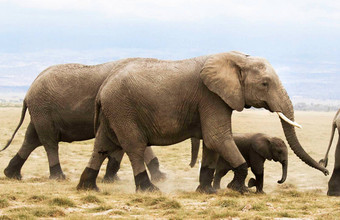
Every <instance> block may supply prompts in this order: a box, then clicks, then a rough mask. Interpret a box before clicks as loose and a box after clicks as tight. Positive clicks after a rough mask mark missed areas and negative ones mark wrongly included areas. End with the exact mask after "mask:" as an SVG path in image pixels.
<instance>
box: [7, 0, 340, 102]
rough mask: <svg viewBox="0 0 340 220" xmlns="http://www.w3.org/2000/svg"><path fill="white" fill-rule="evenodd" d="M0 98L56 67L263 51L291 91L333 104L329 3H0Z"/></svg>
mask: <svg viewBox="0 0 340 220" xmlns="http://www.w3.org/2000/svg"><path fill="white" fill-rule="evenodd" d="M0 6H1V7H0V12H1V13H0V18H1V19H0V96H3V95H6V94H7V95H8V93H9V90H10V89H9V88H13V90H15V89H14V88H19V90H20V92H22V89H23V88H26V87H28V86H29V85H30V84H31V83H32V81H33V80H34V79H35V77H36V76H37V75H38V74H39V73H40V72H41V71H42V70H44V69H45V68H47V67H48V66H51V65H55V64H60V63H83V64H98V63H103V62H108V61H113V60H117V59H121V58H126V57H154V58H158V59H172V60H177V59H185V58H190V57H195V56H201V55H207V54H213V53H219V52H225V51H230V50H238V51H242V52H245V53H248V54H250V55H252V56H261V57H265V58H266V59H267V60H269V62H270V63H271V64H272V65H273V66H274V68H275V70H276V71H277V74H278V75H279V77H280V79H281V80H282V83H283V84H284V86H285V87H286V89H287V91H288V94H289V95H290V96H291V97H302V98H304V99H317V100H328V99H329V100H340V86H338V82H339V81H340V64H339V63H338V60H339V57H340V43H339V39H340V3H337V2H334V1H322V2H320V1H316V0H315V1H307V0H297V1H285V2H273V1H265V0H262V1H256V2H253V1H250V0H247V1H242V2H239V1H234V0H233V1H221V0H210V1H186V2H182V1H179V0H175V1H171V2H168V1H155V0H143V1H134V0H128V1H124V2H121V1H109V0H101V1H91V0H89V1H85V2H84V1H80V0H71V1H66V0H59V1H42V0H27V1H24V2H22V1H19V0H13V1H7V0H0Z"/></svg>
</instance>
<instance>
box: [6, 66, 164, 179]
mask: <svg viewBox="0 0 340 220" xmlns="http://www.w3.org/2000/svg"><path fill="white" fill-rule="evenodd" d="M129 61H131V59H125V60H119V61H114V62H109V63H104V64H99V65H93V66H90V65H82V64H61V65H56V66H51V67H49V68H47V69H46V70H44V71H43V72H42V73H40V74H39V75H38V77H37V78H36V79H35V80H34V82H33V83H32V85H31V87H30V88H29V90H28V92H27V94H26V96H25V99H24V102H23V109H22V115H21V119H20V123H19V125H18V127H17V128H16V130H15V132H14V134H13V135H12V138H11V139H10V140H9V141H8V143H7V145H6V146H5V147H4V149H6V148H7V147H8V146H9V144H10V143H11V141H12V140H13V138H14V135H15V134H16V132H17V131H18V129H19V127H20V126H21V124H22V122H23V120H24V117H25V113H26V110H27V109H28V111H29V113H30V116H31V121H30V123H29V125H28V127H27V130H26V134H25V139H24V142H23V144H22V146H21V148H20V150H19V151H18V153H17V154H16V155H15V157H14V158H12V159H11V161H10V162H9V164H8V166H7V168H6V169H5V170H4V173H5V175H6V176H7V177H9V178H15V179H21V168H22V166H23V164H24V163H25V161H26V160H27V158H28V157H29V155H30V153H31V152H32V151H33V150H34V149H35V148H37V147H38V146H41V145H43V146H44V148H45V150H46V153H47V157H48V162H49V167H50V178H55V179H60V178H61V179H63V178H65V175H64V173H63V172H62V169H61V166H60V162H59V154H58V148H59V147H58V143H59V142H60V141H65V142H73V141H82V140H88V139H92V138H94V136H95V134H94V123H93V119H94V107H95V105H94V103H95V97H96V95H97V92H98V90H99V88H100V86H101V84H102V83H103V82H104V80H105V79H106V78H107V76H109V75H110V73H111V71H113V70H114V69H115V68H117V67H119V66H120V65H122V64H123V63H125V62H129ZM4 149H3V150H4ZM120 151H121V149H117V151H116V152H113V153H112V155H106V156H107V157H108V158H109V162H108V170H107V172H106V175H105V177H104V179H105V180H107V181H111V180H112V179H114V177H115V176H113V175H112V173H113V172H114V171H115V170H118V169H119V163H118V162H117V160H121V157H122V156H123V153H122V152H120ZM145 154H146V155H145V159H146V160H145V162H146V163H147V166H148V167H150V168H151V170H152V171H154V172H151V174H152V175H153V177H154V179H155V180H158V179H162V178H164V177H165V176H164V174H163V173H162V172H160V171H159V169H158V168H159V163H158V159H157V157H155V155H154V154H153V152H152V150H151V148H149V149H148V150H147V151H146V153H145Z"/></svg>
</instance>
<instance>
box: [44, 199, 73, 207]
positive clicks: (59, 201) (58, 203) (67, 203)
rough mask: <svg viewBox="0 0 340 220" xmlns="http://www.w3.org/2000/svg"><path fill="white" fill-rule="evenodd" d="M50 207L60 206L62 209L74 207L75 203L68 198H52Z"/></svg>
mask: <svg viewBox="0 0 340 220" xmlns="http://www.w3.org/2000/svg"><path fill="white" fill-rule="evenodd" d="M50 205H56V206H62V207H74V206H75V203H74V202H73V201H72V200H70V199H68V198H62V197H58V198H54V199H52V200H51V201H50Z"/></svg>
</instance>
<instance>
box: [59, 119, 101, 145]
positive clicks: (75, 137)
mask: <svg viewBox="0 0 340 220" xmlns="http://www.w3.org/2000/svg"><path fill="white" fill-rule="evenodd" d="M59 134H60V136H59V138H60V141H64V142H73V141H84V140H89V139H92V138H94V136H95V135H94V127H93V124H92V123H77V124H72V125H71V126H70V125H69V126H67V127H61V128H59Z"/></svg>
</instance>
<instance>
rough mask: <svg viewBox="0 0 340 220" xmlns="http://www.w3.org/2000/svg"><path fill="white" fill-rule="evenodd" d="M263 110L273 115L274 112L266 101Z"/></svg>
mask: <svg viewBox="0 0 340 220" xmlns="http://www.w3.org/2000/svg"><path fill="white" fill-rule="evenodd" d="M263 108H265V109H267V110H268V111H270V112H271V113H273V112H274V111H273V110H272V109H271V108H270V107H269V105H268V103H267V102H266V101H264V102H263Z"/></svg>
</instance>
